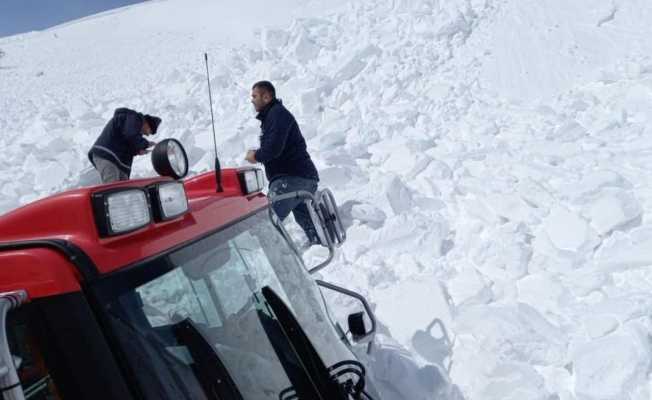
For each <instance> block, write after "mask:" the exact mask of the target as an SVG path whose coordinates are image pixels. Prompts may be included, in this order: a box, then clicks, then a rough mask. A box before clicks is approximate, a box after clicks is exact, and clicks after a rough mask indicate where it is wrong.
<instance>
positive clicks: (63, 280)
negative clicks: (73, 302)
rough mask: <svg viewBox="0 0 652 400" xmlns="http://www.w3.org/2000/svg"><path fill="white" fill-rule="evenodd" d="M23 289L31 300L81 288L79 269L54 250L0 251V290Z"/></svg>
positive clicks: (76, 290)
mask: <svg viewBox="0 0 652 400" xmlns="http://www.w3.org/2000/svg"><path fill="white" fill-rule="evenodd" d="M20 289H24V290H26V291H27V294H28V295H29V298H31V299H34V298H37V297H46V296H52V295H55V294H62V293H70V292H78V291H80V290H81V289H80V287H79V274H78V273H77V270H76V269H75V267H74V266H73V265H72V264H71V263H70V262H69V261H68V260H67V259H66V257H64V256H63V255H61V254H60V253H58V252H57V251H55V250H50V249H44V248H36V249H29V250H12V251H5V252H1V253H0V293H1V292H9V291H12V290H20Z"/></svg>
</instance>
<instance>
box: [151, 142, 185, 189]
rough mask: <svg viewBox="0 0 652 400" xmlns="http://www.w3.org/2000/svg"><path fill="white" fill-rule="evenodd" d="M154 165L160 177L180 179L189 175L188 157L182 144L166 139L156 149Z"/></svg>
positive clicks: (153, 152)
mask: <svg viewBox="0 0 652 400" xmlns="http://www.w3.org/2000/svg"><path fill="white" fill-rule="evenodd" d="M152 165H153V166H154V170H155V171H156V172H157V173H158V174H159V175H161V176H170V177H172V178H174V179H180V178H183V177H184V176H186V174H187V173H188V156H187V155H186V151H185V150H184V149H183V146H182V145H181V142H179V141H178V140H176V139H165V140H162V141H160V142H158V144H157V145H156V146H155V147H154V150H153V151H152Z"/></svg>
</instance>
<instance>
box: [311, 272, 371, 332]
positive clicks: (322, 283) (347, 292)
mask: <svg viewBox="0 0 652 400" xmlns="http://www.w3.org/2000/svg"><path fill="white" fill-rule="evenodd" d="M315 282H316V283H317V285H319V286H321V287H325V288H326V289H330V290H333V291H335V292H338V293H342V294H343V295H346V296H349V297H353V298H354V299H356V300H358V301H360V302H361V303H362V306H363V307H364V309H365V311H366V312H367V315H368V316H369V320H370V321H371V330H370V331H369V333H367V334H366V335H364V336H362V337H361V338H360V340H358V342H362V341H364V340H366V339H368V338H370V337H371V338H373V336H375V335H376V315H375V314H374V312H373V310H372V309H371V306H369V303H368V302H367V299H366V298H365V297H364V296H363V295H361V294H360V293H357V292H354V291H352V290H349V289H344V288H343V287H340V286H337V285H334V284H332V283H329V282H325V281H322V280H320V279H315ZM370 345H371V343H370Z"/></svg>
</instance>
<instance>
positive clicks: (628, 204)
mask: <svg viewBox="0 0 652 400" xmlns="http://www.w3.org/2000/svg"><path fill="white" fill-rule="evenodd" d="M651 20H652V3H650V2H649V1H647V0H627V1H625V0H611V1H602V2H595V1H589V0H575V1H571V2H569V1H564V0H546V1H533V0H450V1H439V0H356V1H353V2H350V3H349V2H347V1H344V0H337V1H333V0H329V1H321V2H320V1H316V0H313V1H308V2H305V1H300V0H282V1H276V2H274V4H273V5H271V3H269V2H264V1H262V0H250V1H243V2H238V4H237V6H236V5H235V3H232V2H227V1H226V0H220V1H208V0H183V1H181V0H161V1H152V2H146V3H142V4H139V5H135V6H130V7H125V8H122V9H118V10H113V11H110V12H106V13H102V14H99V15H96V16H92V17H88V18H85V19H82V20H79V21H74V22H71V23H68V24H65V25H62V26H58V27H54V28H51V29H49V30H46V31H42V32H32V33H28V34H23V35H17V36H12V37H7V38H0V50H1V52H0V109H1V110H2V112H1V113H0V148H2V149H3V150H4V157H2V158H1V159H0V193H1V195H0V212H6V211H9V210H11V209H13V208H15V207H18V206H20V205H22V204H25V203H28V202H30V201H33V200H35V199H37V198H41V197H44V196H47V195H49V194H52V193H55V192H59V191H62V190H65V189H68V188H72V187H77V186H79V185H84V184H88V183H90V182H91V181H92V180H93V179H94V178H93V171H92V170H89V167H90V164H89V162H88V159H87V156H86V153H87V151H88V149H89V147H90V146H91V144H92V143H93V141H94V140H95V138H96V137H97V135H98V134H99V132H100V131H101V129H102V128H103V126H104V124H105V123H106V121H107V120H108V119H109V118H110V116H111V115H112V113H113V110H114V109H115V108H117V107H121V106H127V107H131V108H135V109H137V110H142V111H144V112H147V113H151V114H155V115H159V116H161V117H162V118H163V123H162V125H161V127H160V133H159V135H158V136H159V137H175V138H178V139H180V140H181V141H182V142H183V143H184V145H185V146H186V149H187V150H188V152H189V154H190V159H191V173H197V172H201V171H206V170H209V169H210V168H211V164H212V158H213V154H212V137H211V135H210V133H211V128H210V113H209V110H208V98H207V88H206V76H205V69H204V68H205V67H204V65H203V53H204V52H205V51H206V52H208V54H209V57H210V58H209V61H210V69H211V83H212V90H213V94H214V98H215V100H216V101H215V105H214V112H215V116H216V130H217V132H218V146H219V155H220V158H221V161H222V164H223V165H229V166H236V165H244V161H243V157H244V154H245V152H246V150H247V149H249V148H254V147H256V145H257V140H258V133H259V128H258V124H257V121H256V120H255V119H254V111H253V108H252V106H251V105H250V103H249V94H250V92H249V90H250V87H251V84H253V83H254V82H255V81H258V80H261V79H268V80H271V81H272V82H273V83H274V84H275V85H276V86H277V92H278V94H279V97H281V98H282V99H283V101H284V104H285V105H286V106H287V107H288V108H289V109H290V110H291V111H292V112H293V113H294V114H295V116H296V117H297V119H298V120H299V123H300V126H301V128H302V131H303V133H304V136H305V137H306V139H307V141H308V147H309V151H310V152H311V154H312V156H313V159H314V160H315V162H316V164H317V166H318V168H319V170H320V173H321V177H322V181H321V185H322V186H323V187H329V188H330V189H331V190H332V191H333V192H334V193H335V196H336V198H337V200H338V202H339V204H340V206H341V210H342V214H343V218H344V219H345V222H346V225H347V234H348V241H347V243H346V244H345V245H344V246H343V247H342V248H341V250H340V251H339V252H338V254H337V256H336V260H335V263H334V264H333V265H331V266H330V267H328V268H327V269H326V270H324V271H323V273H322V277H323V278H324V279H325V280H329V281H332V282H334V283H336V284H340V285H342V286H345V287H348V288H350V289H353V290H357V291H359V292H360V293H362V294H364V295H365V296H366V297H367V298H368V299H369V300H370V301H371V303H373V305H374V307H375V312H376V314H377V316H378V318H379V320H380V323H381V325H382V329H381V334H380V335H379V346H378V349H377V352H376V353H375V354H376V355H375V356H374V357H375V358H374V359H373V360H371V362H374V363H376V365H377V366H378V368H377V371H376V374H377V376H376V377H377V378H378V379H379V380H380V381H383V382H389V383H388V386H392V383H393V384H394V389H388V390H395V393H394V398H396V399H410V400H413V399H424V400H425V399H429V400H434V399H454V398H458V395H459V393H457V392H456V390H457V389H456V388H459V390H460V391H461V393H462V394H463V396H464V398H466V399H470V400H494V399H495V400H510V399H514V400H516V399H519V400H522V399H527V400H539V399H540V400H625V399H630V400H638V399H641V400H642V399H650V398H651V397H652V381H651V379H650V376H649V370H650V367H651V366H652V358H651V354H652V353H651V351H650V350H651V349H650V340H649V338H650V335H651V334H652V321H651V320H650V314H651V313H652V297H651V296H650V295H649V293H650V292H651V291H652V268H651V267H652V250H651V249H652V223H651V222H650V221H649V215H650V212H652V177H651V175H650V173H649V166H650V165H652V142H651V141H650V139H649V136H650V134H651V133H652V131H651V129H652V128H650V126H652V108H651V107H650V105H651V104H652V56H650V54H652V41H650V40H649V37H650V36H651V35H652V27H651V25H650V23H649V21H651ZM134 175H135V176H150V175H153V171H152V169H151V166H150V164H149V160H147V159H146V157H141V158H139V159H138V160H137V161H136V162H135V165H134ZM342 307H344V306H343V305H342ZM449 377H450V378H449ZM449 379H450V381H451V382H452V383H453V384H454V385H455V387H453V388H452V389H451V387H447V388H446V389H445V390H444V389H442V388H443V386H442V385H441V384H440V383H441V382H442V381H448V380H449ZM397 383H399V384H398V385H397ZM400 383H403V384H402V385H401V384H400ZM390 400H391V397H390Z"/></svg>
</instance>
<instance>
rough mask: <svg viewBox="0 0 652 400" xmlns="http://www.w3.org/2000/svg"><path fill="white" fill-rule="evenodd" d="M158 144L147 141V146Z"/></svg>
mask: <svg viewBox="0 0 652 400" xmlns="http://www.w3.org/2000/svg"><path fill="white" fill-rule="evenodd" d="M152 146H156V142H147V147H152Z"/></svg>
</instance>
